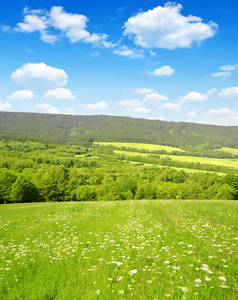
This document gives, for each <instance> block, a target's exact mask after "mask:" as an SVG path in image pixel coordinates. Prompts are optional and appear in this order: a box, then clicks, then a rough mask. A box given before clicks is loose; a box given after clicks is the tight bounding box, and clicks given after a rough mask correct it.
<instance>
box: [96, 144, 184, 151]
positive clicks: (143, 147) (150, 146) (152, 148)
mask: <svg viewBox="0 0 238 300" xmlns="http://www.w3.org/2000/svg"><path fill="white" fill-rule="evenodd" d="M94 144H99V145H100V146H110V145H112V146H115V147H125V148H134V149H138V150H145V151H150V152H153V151H160V150H166V151H167V152H172V151H181V152H184V150H182V149H180V148H176V147H169V146H164V145H154V144H141V143H116V142H95V143H94Z"/></svg>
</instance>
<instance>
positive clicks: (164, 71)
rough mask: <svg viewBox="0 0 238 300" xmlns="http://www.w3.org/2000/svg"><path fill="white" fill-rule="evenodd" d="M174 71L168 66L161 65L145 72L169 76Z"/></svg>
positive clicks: (152, 74)
mask: <svg viewBox="0 0 238 300" xmlns="http://www.w3.org/2000/svg"><path fill="white" fill-rule="evenodd" d="M174 72H175V70H174V69H172V68H171V67H170V66H163V67H161V68H159V69H155V70H154V71H153V72H150V71H148V72H147V74H148V75H151V76H171V75H173V74H174Z"/></svg>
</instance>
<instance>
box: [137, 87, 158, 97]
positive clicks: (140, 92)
mask: <svg viewBox="0 0 238 300" xmlns="http://www.w3.org/2000/svg"><path fill="white" fill-rule="evenodd" d="M153 92H154V90H153V89H145V88H144V89H137V90H135V92H134V93H135V94H140V95H147V94H151V93H153Z"/></svg>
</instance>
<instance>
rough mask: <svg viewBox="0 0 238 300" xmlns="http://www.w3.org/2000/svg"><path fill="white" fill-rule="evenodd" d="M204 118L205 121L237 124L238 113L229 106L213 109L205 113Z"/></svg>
mask: <svg viewBox="0 0 238 300" xmlns="http://www.w3.org/2000/svg"><path fill="white" fill-rule="evenodd" d="M202 120H203V122H204V123H210V124H217V125H231V126H233V125H235V126H237V124H238V113H237V112H235V111H233V110H231V109H229V108H220V109H211V110H210V111H208V112H206V113H204V114H203V118H202Z"/></svg>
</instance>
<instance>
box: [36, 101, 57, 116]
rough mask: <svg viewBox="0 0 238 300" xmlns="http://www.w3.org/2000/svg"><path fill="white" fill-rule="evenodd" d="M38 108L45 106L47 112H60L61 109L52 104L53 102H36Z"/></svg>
mask: <svg viewBox="0 0 238 300" xmlns="http://www.w3.org/2000/svg"><path fill="white" fill-rule="evenodd" d="M36 107H37V108H43V109H44V112H45V113H47V114H59V113H60V111H59V110H58V108H57V107H54V106H52V105H51V104H47V103H43V104H36Z"/></svg>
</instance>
